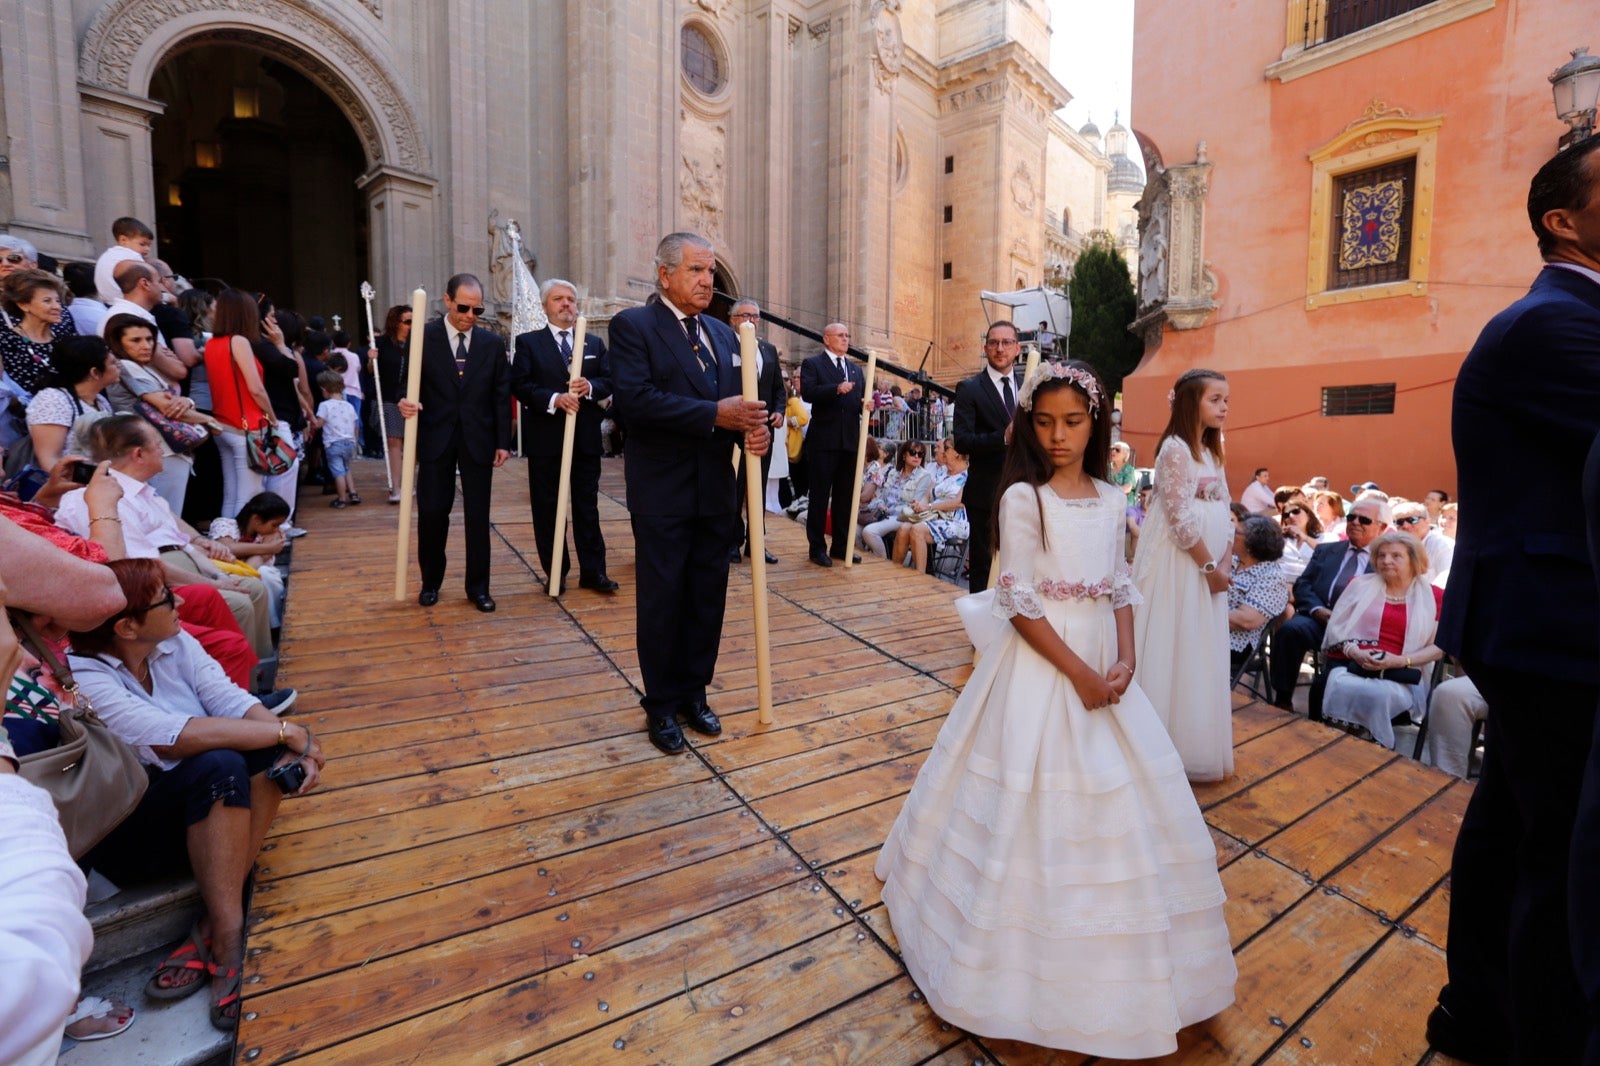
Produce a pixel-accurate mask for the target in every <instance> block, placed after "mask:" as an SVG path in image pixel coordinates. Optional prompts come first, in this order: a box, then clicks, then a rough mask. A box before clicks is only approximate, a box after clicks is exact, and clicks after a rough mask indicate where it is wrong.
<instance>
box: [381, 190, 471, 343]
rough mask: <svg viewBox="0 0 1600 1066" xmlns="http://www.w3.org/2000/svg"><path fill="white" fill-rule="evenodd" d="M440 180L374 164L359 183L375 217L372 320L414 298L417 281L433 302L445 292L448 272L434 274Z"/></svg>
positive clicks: (435, 270)
mask: <svg viewBox="0 0 1600 1066" xmlns="http://www.w3.org/2000/svg"><path fill="white" fill-rule="evenodd" d="M436 184H437V183H436V182H435V181H434V180H433V179H432V178H428V177H425V176H424V175H421V174H414V173H411V172H410V171H405V170H401V169H399V168H398V167H388V166H378V167H374V168H373V169H371V170H369V171H367V172H366V173H365V174H363V175H362V176H361V178H360V179H359V180H358V181H357V182H356V187H357V188H359V189H362V190H363V191H364V192H365V193H366V196H367V210H368V213H369V215H368V217H369V218H370V219H371V242H372V243H371V250H370V252H369V256H368V261H369V267H368V269H370V270H371V271H372V287H373V288H374V289H375V290H376V291H377V294H378V295H377V298H376V299H375V300H374V301H373V305H372V314H373V317H374V319H378V318H379V316H381V315H382V313H383V311H384V310H386V309H388V307H389V306H390V305H392V304H397V303H410V302H411V290H412V289H415V288H417V287H418V286H421V287H422V288H424V289H427V290H428V300H429V303H430V305H431V304H432V303H433V302H434V300H435V299H436V298H437V297H439V296H441V295H443V294H442V293H441V292H440V291H439V287H440V286H441V285H443V284H444V280H445V277H448V275H445V277H438V276H435V275H437V274H438V270H437V269H436V264H435V256H434V234H435V233H436V232H437V230H436V229H435V228H434V225H435V222H434V201H435V186H436ZM485 257H487V252H485Z"/></svg>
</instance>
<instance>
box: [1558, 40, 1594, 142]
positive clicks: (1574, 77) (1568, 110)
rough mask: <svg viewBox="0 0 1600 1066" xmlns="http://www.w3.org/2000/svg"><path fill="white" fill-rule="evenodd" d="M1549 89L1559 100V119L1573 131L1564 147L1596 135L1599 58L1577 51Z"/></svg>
mask: <svg viewBox="0 0 1600 1066" xmlns="http://www.w3.org/2000/svg"><path fill="white" fill-rule="evenodd" d="M1550 87H1551V91H1552V92H1553V93H1554V94H1555V98H1556V117H1557V118H1559V119H1560V120H1561V121H1562V122H1565V123H1566V124H1567V125H1568V126H1570V127H1572V128H1571V129H1570V130H1569V131H1568V132H1567V134H1566V136H1564V137H1562V138H1561V146H1562V147H1563V148H1565V147H1566V146H1567V145H1569V144H1572V143H1573V142H1575V141H1580V140H1582V139H1583V138H1585V137H1587V136H1589V134H1591V133H1593V132H1594V120H1595V104H1596V101H1597V100H1600V56H1592V55H1590V54H1589V49H1588V47H1587V46H1585V47H1583V48H1574V49H1573V50H1572V59H1571V60H1570V61H1568V62H1566V63H1563V64H1562V65H1561V66H1559V67H1557V68H1556V71H1555V73H1553V74H1551V75H1550Z"/></svg>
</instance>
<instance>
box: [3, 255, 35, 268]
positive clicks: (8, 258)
mask: <svg viewBox="0 0 1600 1066" xmlns="http://www.w3.org/2000/svg"><path fill="white" fill-rule="evenodd" d="M27 261H28V257H27V256H25V255H23V254H22V253H21V252H10V253H8V254H7V255H5V256H4V257H0V263H10V264H11V265H12V266H17V265H18V264H20V263H26V262H27Z"/></svg>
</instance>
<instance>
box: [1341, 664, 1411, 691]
mask: <svg viewBox="0 0 1600 1066" xmlns="http://www.w3.org/2000/svg"><path fill="white" fill-rule="evenodd" d="M1344 668H1345V669H1346V670H1348V671H1350V676H1351V677H1375V678H1378V679H1379V680H1381V681H1398V682H1400V683H1401V684H1402V685H1416V684H1420V683H1421V681H1422V671H1421V670H1420V669H1418V668H1417V667H1415V666H1391V667H1390V668H1389V669H1387V670H1368V669H1367V668H1366V667H1364V666H1357V665H1356V664H1355V663H1353V662H1347V663H1345V665H1344Z"/></svg>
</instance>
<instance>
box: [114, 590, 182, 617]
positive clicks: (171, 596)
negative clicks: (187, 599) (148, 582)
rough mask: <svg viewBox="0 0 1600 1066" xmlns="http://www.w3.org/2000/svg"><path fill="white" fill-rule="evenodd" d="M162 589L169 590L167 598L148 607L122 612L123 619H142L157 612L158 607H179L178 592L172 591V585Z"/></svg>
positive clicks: (132, 608) (164, 597)
mask: <svg viewBox="0 0 1600 1066" xmlns="http://www.w3.org/2000/svg"><path fill="white" fill-rule="evenodd" d="M161 587H162V588H164V589H166V590H167V594H166V595H165V596H163V597H161V598H160V599H159V600H157V601H156V602H154V603H152V604H151V605H150V606H148V607H138V608H134V607H130V608H128V609H127V610H126V611H123V612H122V617H123V618H133V617H135V616H141V617H142V616H143V615H147V614H149V613H150V612H151V611H153V610H155V609H156V608H157V607H174V608H175V607H177V606H178V594H177V593H176V592H173V591H172V586H171V585H163V586H161Z"/></svg>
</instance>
